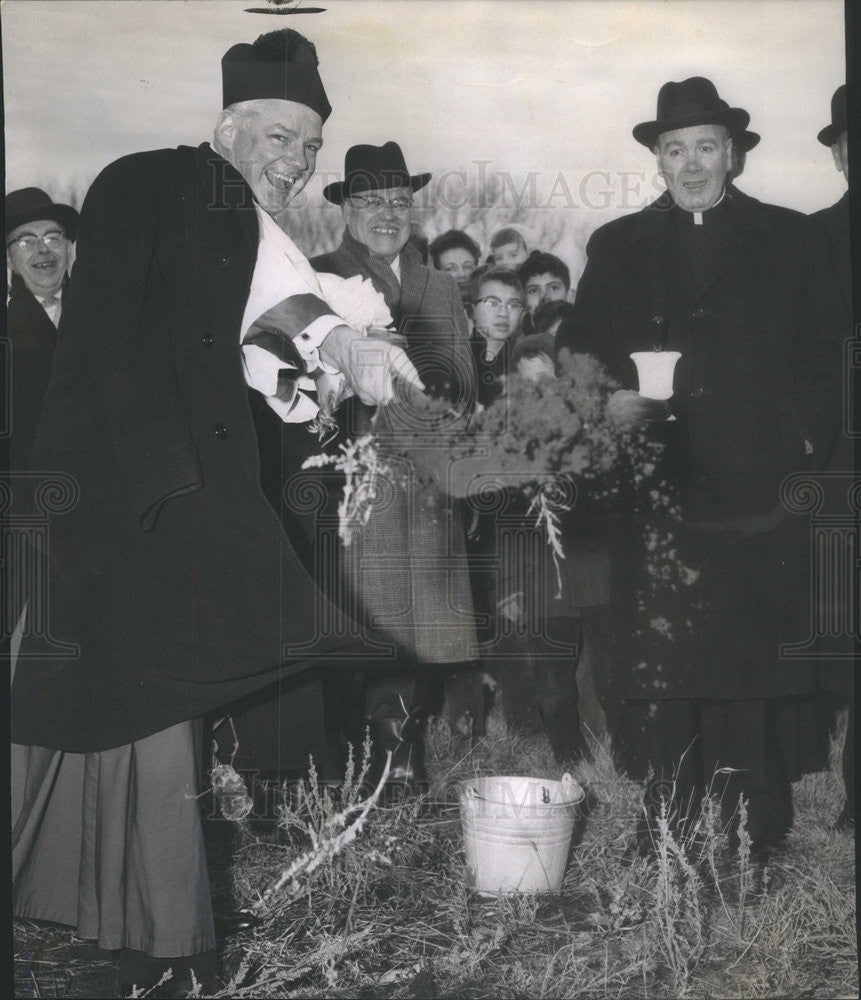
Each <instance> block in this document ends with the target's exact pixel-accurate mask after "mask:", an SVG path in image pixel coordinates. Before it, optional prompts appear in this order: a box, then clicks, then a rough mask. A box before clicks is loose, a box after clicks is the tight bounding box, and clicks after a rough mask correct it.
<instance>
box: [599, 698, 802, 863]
mask: <svg viewBox="0 0 861 1000" xmlns="http://www.w3.org/2000/svg"><path fill="white" fill-rule="evenodd" d="M607 707H608V709H609V708H610V707H609V706H607ZM778 708H779V702H778V701H776V700H757V699H751V700H748V701H682V700H671V701H657V702H645V701H627V702H622V703H621V705H619V706H617V707H616V709H615V710H612V709H610V710H609V711H608V721H609V722H610V726H611V733H612V735H613V747H614V751H615V752H616V754H617V758H618V759H619V762H620V763H621V764H622V766H623V767H624V768H625V769H626V770H627V771H628V773H629V774H630V775H631V776H632V777H635V778H640V779H642V778H644V777H645V776H646V773H647V770H648V768H649V767H651V769H652V770H653V772H654V777H653V778H652V779H651V780H650V781H649V784H648V786H647V788H646V795H645V802H644V804H645V807H646V814H647V816H649V817H650V818H651V819H652V820H654V817H655V816H656V815H657V814H658V811H659V810H660V808H661V802H662V800H664V801H669V802H670V806H671V809H672V811H673V819H674V822H675V823H677V824H678V825H680V826H682V827H684V826H686V825H688V824H689V823H690V822H691V821H692V820H693V819H694V818H695V817H696V815H697V811H698V807H699V804H700V801H701V799H702V797H703V795H705V794H713V795H715V796H716V797H718V798H719V799H720V802H721V813H722V818H723V821H724V823H725V824H726V826H727V827H728V829H729V832H730V836H731V839H732V840H734V839H735V836H736V828H737V823H738V808H739V796H740V795H743V796H744V798H745V800H746V804H747V830H748V833H749V834H750V837H751V840H752V841H753V842H754V845H755V846H758V847H767V846H769V845H770V844H774V843H776V842H778V841H780V839H781V838H782V837H783V836H784V835H785V834H786V833H787V832H788V831H789V828H790V826H791V825H792V787H791V784H790V775H789V772H788V770H787V767H786V764H785V760H784V748H783V746H782V744H783V742H784V741H782V740H781V738H780V736H779V732H778Z"/></svg>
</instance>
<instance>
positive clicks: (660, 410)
mask: <svg viewBox="0 0 861 1000" xmlns="http://www.w3.org/2000/svg"><path fill="white" fill-rule="evenodd" d="M607 412H608V413H609V414H610V417H611V419H612V420H614V421H615V422H616V423H617V424H621V425H623V426H624V425H626V424H647V423H652V422H653V421H660V420H666V419H667V418H668V417H669V416H670V404H669V403H668V402H667V401H666V400H665V399H648V398H647V397H646V396H641V395H640V394H639V393H638V392H634V391H633V390H632V389H617V390H616V392H614V393H613V395H612V396H611V397H610V400H609V402H608V403H607Z"/></svg>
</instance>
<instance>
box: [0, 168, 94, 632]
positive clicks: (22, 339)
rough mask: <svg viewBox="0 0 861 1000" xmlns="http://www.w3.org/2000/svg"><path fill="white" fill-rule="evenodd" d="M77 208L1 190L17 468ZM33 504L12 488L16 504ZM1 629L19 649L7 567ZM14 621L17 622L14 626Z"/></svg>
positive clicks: (47, 363) (35, 416)
mask: <svg viewBox="0 0 861 1000" xmlns="http://www.w3.org/2000/svg"><path fill="white" fill-rule="evenodd" d="M77 223H78V213H77V212H76V211H75V209H74V208H72V206H71V205H61V204H56V203H55V202H53V201H52V200H51V198H50V197H49V196H48V195H47V194H46V193H45V192H44V191H42V190H40V189H39V188H32V187H31V188H20V189H19V190H17V191H12V192H11V193H10V194H8V195H7V196H6V266H7V268H8V270H9V272H10V282H9V301H8V303H7V306H6V329H7V335H8V337H9V340H10V343H11V357H10V358H8V359H6V358H4V360H5V363H6V364H7V365H8V366H9V367H8V371H7V372H5V373H4V375H5V378H4V380H3V384H4V385H5V386H7V387H8V390H7V391H8V394H9V395H8V401H9V416H10V427H9V430H10V432H11V439H10V447H9V465H10V468H12V469H14V470H15V471H16V472H27V471H30V472H32V471H33V467H34V465H33V461H34V460H33V440H34V438H35V436H36V427H37V426H38V423H39V413H40V411H41V408H42V399H43V398H44V395H45V389H46V387H47V385H48V376H49V375H50V374H51V364H52V361H53V358H54V348H55V347H56V345H57V326H58V325H59V322H60V312H61V310H62V296H63V289H64V287H65V285H66V282H67V280H68V274H69V265H70V262H71V256H72V241H73V240H74V238H75V231H76V227H77ZM29 506H30V504H29V503H28V500H27V499H25V498H24V497H23V496H22V492H21V489H20V488H19V489H17V490H16V491H15V509H16V511H18V512H19V513H22V512H23V511H24V509H27V508H28V507H29ZM6 573H7V574H8V575H7V577H6V580H5V581H4V582H5V584H6V587H5V588H4V589H5V590H6V594H7V600H6V601H4V602H3V614H4V620H3V623H2V624H3V636H4V637H9V636H12V648H13V650H17V647H18V640H19V638H20V628H21V622H20V621H19V619H20V616H21V612H22V611H23V605H24V601H25V600H26V598H25V595H24V594H22V593H20V582H19V583H18V584H17V585H15V584H13V582H12V573H13V570H12V567H11V565H8V561H7V566H6ZM16 624H17V625H18V628H17V629H16Z"/></svg>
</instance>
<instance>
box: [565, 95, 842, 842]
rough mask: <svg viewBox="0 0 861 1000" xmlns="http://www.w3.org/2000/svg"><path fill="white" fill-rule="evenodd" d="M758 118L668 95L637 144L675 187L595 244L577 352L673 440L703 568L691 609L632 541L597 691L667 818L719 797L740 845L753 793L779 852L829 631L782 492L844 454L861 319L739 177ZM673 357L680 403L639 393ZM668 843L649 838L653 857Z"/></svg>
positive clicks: (760, 820) (808, 240)
mask: <svg viewBox="0 0 861 1000" xmlns="http://www.w3.org/2000/svg"><path fill="white" fill-rule="evenodd" d="M749 120H750V116H749V115H748V113H747V111H745V110H743V109H742V108H740V107H737V106H733V105H732V103H731V102H729V103H728V102H727V101H724V100H723V99H721V97H720V96H719V94H718V91H717V88H716V87H715V85H714V84H713V83H712V82H711V81H710V80H707V79H705V78H703V77H692V78H690V79H688V80H684V81H682V82H669V83H666V84H664V86H663V87H662V88H661V90H660V93H659V95H658V101H657V114H656V117H655V119H654V120H652V121H647V122H642V123H640V124H639V125H637V126H636V127H635V128H634V130H633V135H634V138H635V139H636V140H637V141H638V142H639V143H641V144H642V145H643V146H645V147H646V148H647V149H649V150H651V151H652V153H653V154H654V155H655V157H656V160H657V167H658V171H659V173H660V176H661V177H662V178H663V181H664V183H665V185H666V191H665V192H664V193H663V194H662V195H661V196H660V197H659V198H658V199H657V200H656V201H655V202H654V203H652V204H650V205H647V206H646V207H645V208H643V209H642V210H641V211H639V212H635V213H633V214H631V215H628V216H625V217H623V218H619V219H616V220H614V221H613V222H610V223H608V224H607V225H605V226H602V227H601V228H599V229H598V230H597V231H596V232H595V233H593V235H592V237H591V238H590V240H589V243H588V246H587V258H588V259H587V264H586V269H585V271H584V273H583V276H582V278H581V280H580V284H579V286H578V291H577V298H576V302H575V316H574V322H573V326H574V331H573V335H574V337H575V339H576V342H577V343H579V344H581V345H583V344H590V345H592V349H593V350H594V351H595V352H596V353H597V354H598V355H599V356H600V357H602V358H603V360H604V361H605V362H606V363H607V364H608V366H609V367H610V369H611V370H612V372H613V374H614V375H615V376H616V377H617V378H618V380H619V382H620V383H621V385H622V386H623V388H622V389H620V390H619V391H618V392H617V393H615V394H614V396H613V397H612V399H611V403H610V409H611V413H612V414H613V415H614V416H615V417H616V418H617V419H618V420H619V421H622V422H624V423H633V424H635V425H639V427H640V428H641V429H642V430H643V431H644V433H646V434H648V435H650V436H653V437H654V438H656V439H659V440H660V441H661V442H662V444H663V450H662V454H661V456H660V458H659V462H660V463H661V469H660V474H661V476H662V477H663V478H664V480H665V482H666V483H667V484H668V488H670V489H671V490H672V492H673V498H674V502H675V503H677V504H678V507H679V509H680V512H681V520H679V521H678V522H677V523H674V524H673V526H672V532H673V553H672V560H671V562H672V563H673V564H680V565H682V566H684V567H686V569H687V571H688V572H687V575H686V577H685V582H684V583H681V584H679V587H678V588H677V590H676V591H675V592H672V591H669V590H668V591H667V592H662V591H661V588H660V587H658V588H657V589H654V588H653V589H649V579H650V578H649V575H648V563H647V560H646V558H645V556H644V552H645V548H644V545H643V538H644V537H645V536H646V535H647V529H648V526H647V525H646V524H644V523H640V524H639V525H637V523H636V521H635V520H634V519H633V518H632V519H629V520H628V521H627V522H626V523H625V524H624V525H623V526H621V527H620V528H619V529H618V531H617V535H618V536H619V537H617V539H616V542H615V543H614V551H615V555H614V565H613V576H614V580H615V582H614V584H613V587H612V588H611V591H612V599H611V611H612V616H613V629H612V635H613V637H614V642H615V647H616V648H615V650H614V652H613V655H612V656H608V657H607V663H608V669H607V671H606V673H605V674H604V675H602V676H601V677H599V678H597V681H598V683H599V684H600V686H601V688H602V690H601V691H600V692H599V694H600V696H601V697H602V698H603V701H604V708H605V711H606V715H607V720H608V725H609V727H610V730H611V733H612V735H613V745H614V751H615V752H616V753H617V754H618V755H619V759H620V761H621V763H622V765H623V767H625V769H626V770H627V771H628V773H629V774H631V776H632V777H635V778H645V777H646V775H647V774H648V773H649V771H650V770H651V771H652V772H653V773H654V775H655V776H656V781H657V782H658V783H657V784H656V783H654V782H653V783H652V784H651V785H650V787H649V790H648V792H647V797H646V802H645V805H646V810H645V814H646V815H647V816H649V817H650V818H651V819H652V820H653V819H654V817H655V816H656V814H657V813H658V812H659V810H660V807H661V795H662V792H663V797H664V798H665V799H667V798H671V799H672V801H671V802H669V803H668V804H669V805H670V808H671V809H673V808H674V809H675V810H676V811H675V813H674V814H673V815H674V816H676V817H677V818H678V820H679V823H680V824H681V825H684V817H687V819H688V821H690V822H693V821H694V820H695V815H696V809H695V808H694V809H693V810H692V809H691V807H690V803H693V804H694V805H695V804H696V803H698V802H699V801H700V798H701V796H702V795H703V794H704V793H705V792H706V791H707V790H708V789H710V790H711V791H712V792H713V793H715V794H717V795H718V796H719V797H721V799H722V806H723V809H724V819H725V821H726V822H728V823H730V824H731V826H730V829H731V833H732V835H733V836H735V835H737V830H736V825H737V822H738V803H739V795H744V797H745V799H746V801H747V831H748V834H749V835H750V837H751V838H752V841H753V844H754V848H755V850H756V851H758V852H760V854H761V856H765V854H766V852H768V851H769V850H771V849H772V848H774V847H775V846H777V845H779V843H780V842H781V840H782V838H783V837H784V835H785V834H786V833H787V831H788V830H789V828H790V826H791V822H792V795H791V788H790V782H791V781H792V780H795V779H796V778H797V777H798V776H799V774H800V772H801V770H802V769H803V766H804V764H803V754H802V750H804V749H805V746H806V741H807V740H808V739H809V735H810V734H809V733H808V732H805V731H803V729H802V727H801V726H800V725H799V720H801V718H802V713H801V711H800V706H801V705H803V703H804V701H805V699H809V698H810V696H811V693H812V691H813V690H814V688H815V671H814V670H813V668H812V666H810V665H809V664H805V663H804V662H803V661H799V660H791V659H781V657H780V654H779V650H780V647H781V646H782V645H790V644H792V643H793V642H799V641H801V640H803V638H804V636H803V635H802V633H803V632H805V630H806V628H807V625H806V624H805V623H806V622H808V621H809V620H810V607H809V605H810V592H809V591H810V585H809V580H810V576H809V573H810V567H809V566H808V564H807V555H806V553H807V551H808V544H809V543H808V539H807V534H806V533H807V528H808V526H807V524H806V523H805V522H804V521H803V519H801V518H798V517H790V516H788V512H787V509H786V508H785V507H784V506H783V504H782V502H781V500H782V497H783V494H782V492H781V486H782V484H783V483H784V482H785V480H786V478H787V477H788V476H790V475H791V474H792V473H795V472H798V471H799V470H805V469H809V468H811V467H816V466H821V465H822V464H823V463H824V462H826V461H827V459H828V455H829V452H830V450H831V448H832V446H833V440H834V436H835V432H836V429H837V427H838V426H839V421H840V416H841V414H840V390H839V385H840V374H841V341H842V338H843V336H844V335H846V329H845V326H846V324H845V321H844V319H843V315H842V314H841V312H840V310H839V309H837V308H836V304H837V302H838V300H839V291H838V289H837V287H836V282H835V278H834V274H833V272H832V270H831V268H830V267H829V266H828V260H827V248H826V247H825V245H824V238H823V234H822V233H821V231H820V230H819V229H818V228H817V227H815V226H814V224H812V223H811V222H810V221H809V220H808V219H807V218H806V217H805V216H803V215H801V214H800V213H798V212H794V211H790V210H789V209H785V208H779V207H776V206H774V205H768V204H764V203H762V202H760V201H758V200H756V199H755V198H751V197H749V196H748V195H746V194H745V193H744V192H742V191H740V190H739V189H738V188H736V187H734V186H733V185H732V183H731V182H729V181H728V174H729V172H730V170H731V169H732V145H733V137H734V136H735V137H738V136H742V137H744V136H747V135H748V133H746V128H747V125H748V123H749ZM656 328H659V329H660V330H661V331H662V333H661V337H660V338H658V342H657V343H655V340H656V338H655V337H654V330H655V329H656ZM560 346H562V345H561V343H560V344H557V348H558V347H560ZM661 348H666V350H668V351H677V352H680V354H681V358H680V360H679V361H678V365H677V367H676V370H675V381H674V385H673V389H674V392H673V395H672V397H671V398H670V400H669V401H659V400H654V399H648V398H644V397H642V396H641V395H640V394H639V393H638V391H637V386H638V382H637V373H636V369H635V367H634V365H633V363H632V361H631V359H630V355H631V353H633V352H637V351H652V350H659V349H661ZM668 417H671V418H672V419H667V418H668ZM625 532H627V534H625V537H624V538H623V537H621V535H622V533H625ZM637 580H640V582H641V584H642V586H641V585H640V584H638V583H637ZM644 594H645V595H646V596H645V597H644ZM643 615H645V618H644V617H643ZM661 621H666V622H669V623H670V624H671V627H670V629H669V634H659V633H658V632H656V631H655V626H654V624H653V623H655V622H658V623H660V622H661ZM721 769H723V770H721ZM730 769H731V770H730ZM661 780H663V781H664V782H667V784H666V785H660V784H659V782H660V781H661ZM670 788H672V793H671V792H670V791H669V789H670ZM649 834H650V831H649V830H648V829H647V828H646V823H645V822H644V828H643V829H642V831H641V838H640V843H641V846H642V847H643V848H644V849H648V844H649V843H650V835H649ZM680 842H682V841H680Z"/></svg>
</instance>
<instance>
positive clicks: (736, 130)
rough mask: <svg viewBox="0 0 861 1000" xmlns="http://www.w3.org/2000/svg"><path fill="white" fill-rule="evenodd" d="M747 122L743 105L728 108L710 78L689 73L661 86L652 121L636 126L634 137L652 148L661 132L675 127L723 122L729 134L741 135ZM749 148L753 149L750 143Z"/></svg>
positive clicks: (721, 123) (720, 123) (747, 115)
mask: <svg viewBox="0 0 861 1000" xmlns="http://www.w3.org/2000/svg"><path fill="white" fill-rule="evenodd" d="M749 122H750V115H749V114H748V113H747V112H746V111H745V110H744V108H731V107H730V106H729V105H728V104H727V103H726V101H722V100H721V99H720V97H719V96H718V92H717V89H716V88H715V85H714V84H713V83H712V82H711V80H707V79H706V78H705V77H704V76H692V77H690V79H688V80H682V82H681V83H675V82H673V81H670V82H669V83H665V84H664V85H663V87H661V89H660V91H659V92H658V112H657V116H656V118H655V120H654V121H652V122H640V124H639V125H635V126H634V138H635V139H636V140H637V142H640V143H642V144H643V145H644V146H648V147H649V149H652V148H654V146H655V145H656V144H657V141H658V136H659V135H661V133H663V132H672V131H674V130H675V129H677V128H690V127H691V126H693V125H725V126H726V127H727V128H728V129H729V131H730V134H732V135H741V133H743V132H744V130H745V129H746V128H747V126H748V123H749ZM751 135H756V133H755V132H753V133H751ZM753 145H754V146H755V145H756V143H754V144H753ZM748 148H750V149H752V148H753V146H750V147H748Z"/></svg>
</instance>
